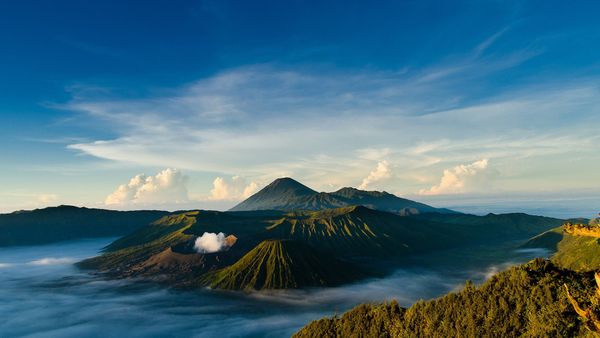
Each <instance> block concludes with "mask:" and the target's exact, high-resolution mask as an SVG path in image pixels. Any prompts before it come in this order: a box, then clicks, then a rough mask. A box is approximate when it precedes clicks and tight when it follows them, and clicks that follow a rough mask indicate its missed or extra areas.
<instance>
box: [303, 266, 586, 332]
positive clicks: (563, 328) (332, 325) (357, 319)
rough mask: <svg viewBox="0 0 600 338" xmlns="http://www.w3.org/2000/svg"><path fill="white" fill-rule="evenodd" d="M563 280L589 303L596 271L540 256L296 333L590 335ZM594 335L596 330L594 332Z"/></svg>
mask: <svg viewBox="0 0 600 338" xmlns="http://www.w3.org/2000/svg"><path fill="white" fill-rule="evenodd" d="M563 284H567V285H568V286H569V290H570V291H571V293H572V294H573V296H574V297H575V298H576V299H577V300H578V301H580V303H581V304H583V305H584V306H589V301H588V300H589V299H590V296H591V295H592V294H593V293H594V292H595V286H594V284H593V275H592V274H590V273H578V272H574V271H569V270H564V269H561V268H559V267H557V266H556V265H554V264H553V263H551V262H550V261H546V260H542V259H536V260H534V261H532V262H530V263H528V264H524V265H522V266H519V267H514V268H511V269H509V270H507V271H505V272H502V273H500V274H498V275H496V276H494V277H492V278H491V279H490V280H488V281H487V282H485V283H484V284H483V285H482V286H480V287H475V286H474V285H473V284H471V283H467V285H466V286H465V288H464V289H463V290H461V291H459V292H456V293H450V294H448V295H446V296H444V297H441V298H438V299H434V300H430V301H420V302H417V303H415V304H414V305H412V306H411V307H410V308H408V309H403V308H401V307H400V306H398V304H397V303H396V302H391V303H387V304H380V305H360V306H358V307H356V308H355V309H353V310H350V311H348V312H346V313H345V314H343V315H342V316H339V317H333V318H326V319H321V320H318V321H314V322H312V323H310V324H309V325H307V326H306V327H304V328H303V329H302V330H300V331H299V332H298V333H296V334H295V335H294V337H515V336H531V337H575V336H587V335H590V334H589V332H588V331H586V330H585V328H584V326H583V324H582V321H581V320H580V318H579V317H578V316H577V315H576V313H575V312H574V310H573V308H572V307H571V305H570V304H569V301H568V299H567V296H566V292H565V289H564V287H563ZM590 336H591V335H590Z"/></svg>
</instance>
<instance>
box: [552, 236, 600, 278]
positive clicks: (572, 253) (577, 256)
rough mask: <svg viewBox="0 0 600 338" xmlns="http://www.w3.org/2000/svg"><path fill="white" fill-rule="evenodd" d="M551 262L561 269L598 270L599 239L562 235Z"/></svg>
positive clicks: (599, 265) (599, 257) (599, 260)
mask: <svg viewBox="0 0 600 338" xmlns="http://www.w3.org/2000/svg"><path fill="white" fill-rule="evenodd" d="M552 261H553V262H555V263H556V264H557V265H560V266H561V267H564V268H567V269H572V270H577V271H593V270H598V269H600V239H598V238H594V237H587V236H572V235H569V234H563V238H562V240H561V241H560V242H559V243H558V245H557V251H556V253H555V254H554V255H553V256H552Z"/></svg>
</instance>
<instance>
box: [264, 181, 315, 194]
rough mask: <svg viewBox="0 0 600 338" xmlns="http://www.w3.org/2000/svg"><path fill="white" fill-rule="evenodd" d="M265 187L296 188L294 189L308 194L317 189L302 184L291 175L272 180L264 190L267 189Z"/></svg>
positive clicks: (277, 188)
mask: <svg viewBox="0 0 600 338" xmlns="http://www.w3.org/2000/svg"><path fill="white" fill-rule="evenodd" d="M265 189H268V190H294V191H297V192H301V193H306V194H315V193H316V191H314V190H312V189H311V188H309V187H307V186H305V185H304V184H302V183H300V182H298V181H296V180H295V179H293V178H290V177H281V178H278V179H276V180H275V181H273V182H271V183H270V184H269V185H267V186H266V187H265V188H264V189H263V190H265Z"/></svg>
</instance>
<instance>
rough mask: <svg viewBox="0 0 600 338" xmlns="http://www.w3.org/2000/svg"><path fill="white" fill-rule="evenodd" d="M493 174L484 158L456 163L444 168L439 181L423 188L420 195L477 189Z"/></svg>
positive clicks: (487, 182) (487, 181) (454, 192)
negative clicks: (465, 162)
mask: <svg viewBox="0 0 600 338" xmlns="http://www.w3.org/2000/svg"><path fill="white" fill-rule="evenodd" d="M493 174H494V171H493V170H490V168H489V160H488V159H487V158H484V159H482V160H479V161H475V162H473V163H471V164H461V165H457V166H456V167H454V168H452V169H446V170H444V174H443V176H442V178H441V180H440V183H438V184H437V185H434V186H432V187H431V188H429V189H423V190H421V191H420V192H419V193H420V194H421V195H443V194H458V193H464V192H471V191H474V190H478V189H480V188H482V187H483V186H486V185H488V184H489V180H490V179H491V178H492V176H493Z"/></svg>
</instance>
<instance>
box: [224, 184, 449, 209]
mask: <svg viewBox="0 0 600 338" xmlns="http://www.w3.org/2000/svg"><path fill="white" fill-rule="evenodd" d="M353 205H362V206H365V207H367V208H370V209H376V210H381V211H387V212H392V213H396V214H400V215H413V214H418V213H424V212H441V213H446V212H451V211H449V210H444V209H436V208H434V207H431V206H429V205H426V204H423V203H419V202H415V201H411V200H407V199H404V198H400V197H397V196H395V195H393V194H390V193H387V192H385V191H364V190H359V189H356V188H351V187H345V188H341V189H339V190H338V191H335V192H331V193H325V192H323V193H319V192H316V191H314V190H312V189H310V188H309V187H307V186H305V185H303V184H302V183H300V182H298V181H296V180H294V179H292V178H289V177H282V178H278V179H276V180H275V181H273V182H271V184H269V185H267V186H266V187H264V188H263V189H261V190H260V191H259V192H257V193H256V194H254V195H252V196H250V197H249V198H248V199H246V200H245V201H243V202H241V203H240V204H238V205H236V206H235V207H233V208H232V209H231V211H253V210H284V211H292V210H324V209H332V208H340V207H348V206H353Z"/></svg>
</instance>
